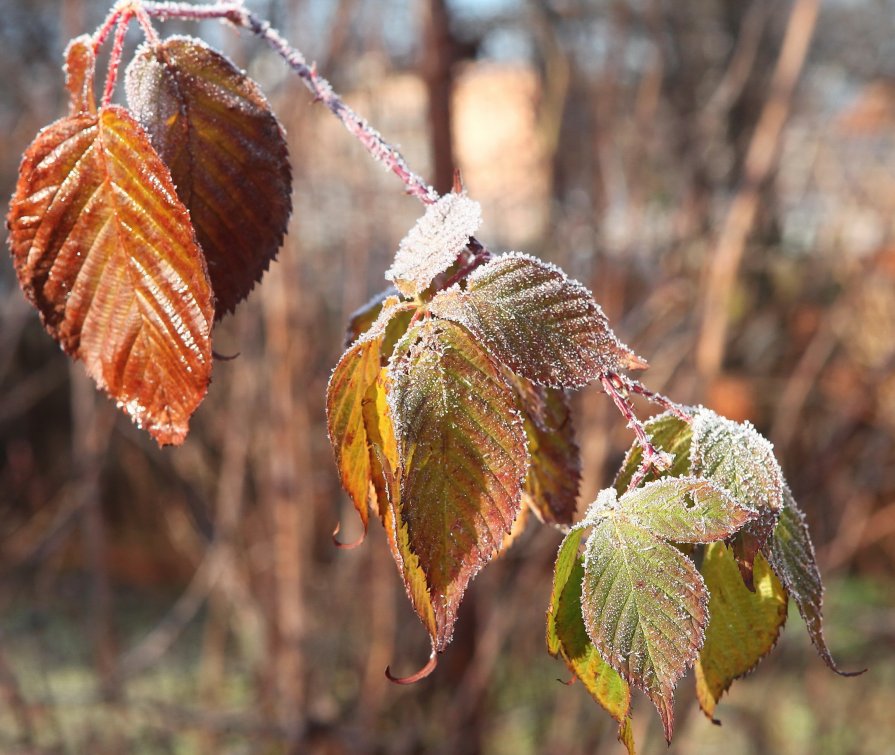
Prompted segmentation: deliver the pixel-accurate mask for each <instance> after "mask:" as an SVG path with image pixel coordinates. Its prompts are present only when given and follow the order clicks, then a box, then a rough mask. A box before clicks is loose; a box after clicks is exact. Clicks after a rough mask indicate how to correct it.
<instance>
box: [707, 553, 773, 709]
mask: <svg viewBox="0 0 895 755" xmlns="http://www.w3.org/2000/svg"><path fill="white" fill-rule="evenodd" d="M700 571H701V572H702V576H703V578H704V579H705V584H706V587H707V588H708V591H709V616H710V617H711V618H710V619H709V625H708V629H707V630H706V633H705V644H704V645H703V646H702V650H701V651H700V652H699V660H698V661H697V662H696V668H695V673H696V696H697V698H698V699H699V705H700V707H701V708H702V710H703V712H704V713H705V714H706V715H707V716H708V717H709V718H711V719H714V715H715V706H716V705H717V704H718V701H719V700H720V699H721V695H723V694H724V693H725V692H726V691H727V690H728V688H729V687H730V685H731V684H732V683H733V681H734V680H735V679H739V678H740V677H741V676H744V675H745V674H748V673H749V672H750V671H752V669H754V668H755V667H756V666H757V665H758V663H759V662H760V661H761V659H762V658H764V657H765V656H766V655H767V654H768V653H770V652H771V649H772V648H773V647H774V645H775V644H776V643H777V638H778V637H779V636H780V630H781V629H782V628H783V624H784V623H785V622H786V605H787V602H788V600H787V595H786V591H785V590H784V589H783V585H781V584H780V580H778V579H777V577H776V576H775V575H774V573H773V572H772V571H771V569H770V567H769V566H768V563H767V561H765V559H764V557H763V556H762V555H761V554H759V555H758V556H757V557H756V558H755V572H754V575H755V592H750V591H749V590H747V589H746V586H745V585H744V584H743V580H742V578H741V577H740V572H739V569H738V568H737V564H736V561H735V560H734V557H733V551H731V549H730V548H729V547H728V546H727V545H725V544H724V543H712V544H711V545H709V546H708V547H706V549H705V556H704V558H703V560H702V566H701V568H700Z"/></svg>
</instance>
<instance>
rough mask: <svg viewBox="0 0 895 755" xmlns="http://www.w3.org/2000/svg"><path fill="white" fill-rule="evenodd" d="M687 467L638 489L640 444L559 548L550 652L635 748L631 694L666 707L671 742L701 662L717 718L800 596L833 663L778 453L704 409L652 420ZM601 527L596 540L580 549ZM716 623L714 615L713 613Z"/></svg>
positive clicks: (657, 440) (654, 436)
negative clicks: (681, 700)
mask: <svg viewBox="0 0 895 755" xmlns="http://www.w3.org/2000/svg"><path fill="white" fill-rule="evenodd" d="M646 429H647V432H648V433H649V436H650V438H651V440H652V442H653V444H654V445H655V446H656V447H658V448H659V449H662V450H663V451H665V452H667V453H671V454H673V455H674V462H673V464H672V465H671V466H670V467H669V468H668V469H666V470H663V471H661V472H654V471H653V472H650V474H649V475H647V477H646V478H645V481H644V482H643V483H642V484H641V485H638V486H636V487H631V482H632V480H634V476H635V473H636V472H637V470H638V469H639V468H640V466H641V458H642V454H643V450H642V448H641V447H640V446H638V445H634V446H633V447H632V448H631V450H630V451H629V452H628V455H627V457H626V459H625V462H624V464H623V465H622V468H621V470H620V471H619V473H618V475H617V478H616V480H615V486H614V487H613V488H609V489H607V490H604V491H602V492H601V493H600V494H599V496H598V497H597V500H596V501H595V502H594V503H593V504H592V505H591V507H590V508H589V509H588V512H587V514H586V516H585V517H584V519H583V520H582V521H581V522H580V523H579V524H577V525H575V526H574V527H573V528H572V529H571V531H570V532H569V534H568V535H567V536H566V538H565V540H564V541H563V543H562V545H561V546H560V549H559V554H558V557H557V562H556V569H555V573H554V585H553V592H552V595H551V600H550V607H549V609H548V612H547V645H548V649H549V650H550V652H551V653H552V654H553V655H555V656H557V657H560V658H562V659H563V660H564V661H565V662H566V664H567V665H568V667H569V669H570V670H571V671H572V673H573V674H575V676H576V677H578V678H579V679H581V680H582V682H583V683H584V685H585V686H586V688H587V690H588V692H589V693H590V694H591V695H592V696H593V697H594V699H595V700H596V701H597V702H598V703H599V704H600V705H601V706H603V708H605V709H606V710H607V711H608V712H609V714H610V715H612V716H613V717H614V718H615V719H616V720H617V721H618V724H619V731H618V736H619V740H620V741H622V742H623V743H624V744H625V745H626V746H627V748H628V750H629V751H630V752H633V751H634V743H633V738H632V735H631V726H630V719H629V716H630V700H631V693H630V686H634V687H637V688H638V689H641V690H642V691H644V692H645V693H646V694H647V695H648V696H649V697H650V699H651V700H652V701H653V703H654V704H655V706H656V708H657V710H658V711H659V715H660V716H661V718H662V723H663V726H664V729H665V735H666V738H667V739H668V740H669V741H670V740H671V735H672V732H673V728H674V711H673V693H674V687H675V685H676V683H677V681H678V680H679V679H680V678H681V676H683V675H684V673H685V672H686V671H687V670H688V669H689V668H690V667H691V666H695V677H696V693H697V699H698V700H699V704H700V706H701V707H702V709H703V711H704V712H705V714H706V715H707V716H708V717H709V718H712V719H713V720H714V712H715V708H716V706H717V703H718V701H719V699H720V698H721V696H722V695H723V694H724V692H726V691H727V689H728V688H729V687H730V685H731V683H732V682H733V681H734V680H735V679H738V678H740V677H742V676H744V675H745V674H747V673H749V672H750V671H752V670H753V669H754V668H755V667H756V666H757V665H758V663H759V662H760V661H761V660H762V658H764V657H765V656H766V655H767V654H768V653H769V652H770V651H771V649H772V648H773V647H774V645H775V644H776V642H777V638H778V637H779V634H780V631H781V629H782V627H783V624H784V622H785V620H786V612H787V604H788V601H789V598H792V599H793V600H794V601H795V603H796V605H797V607H798V609H799V611H800V613H801V614H802V616H803V618H804V619H805V622H806V624H807V626H808V632H809V635H810V637H811V640H812V642H813V643H814V645H815V647H816V648H817V650H818V653H819V654H820V656H821V658H823V660H824V661H825V662H826V664H827V665H828V666H829V667H830V668H831V669H833V670H834V671H836V672H837V673H843V672H841V671H840V670H839V669H838V668H837V666H836V664H835V663H834V661H833V659H832V657H831V655H830V652H829V650H828V649H827V645H826V642H825V640H824V635H823V628H822V622H821V608H822V599H823V586H822V583H821V580H820V574H819V572H818V570H817V565H816V562H815V557H814V549H813V546H812V544H811V539H810V537H809V534H808V529H807V527H806V525H805V521H804V516H803V514H802V512H801V511H800V510H799V508H798V506H797V505H796V503H795V501H794V500H793V497H792V494H791V493H790V491H789V488H788V487H787V485H786V483H785V481H784V479H783V475H782V473H781V471H780V467H779V465H778V464H777V462H776V460H775V458H774V455H773V451H772V449H771V446H770V444H769V443H768V442H767V441H766V440H765V439H764V438H762V437H761V436H760V435H759V434H758V433H757V432H756V431H755V430H754V429H753V428H752V427H751V426H750V425H748V424H738V423H735V422H732V421H730V420H728V419H724V418H723V417H719V416H718V415H717V414H715V413H714V412H712V411H710V410H708V409H704V408H693V409H689V410H688V411H687V412H686V413H681V414H680V415H678V414H675V413H672V412H666V413H664V414H661V415H659V416H657V417H655V418H653V419H652V420H650V421H649V422H647V423H646ZM587 531H590V534H589V536H588V537H587V540H586V542H585V544H584V547H583V554H582V553H579V550H580V546H581V543H582V540H583V539H584V535H585V533H586V532H587ZM709 617H711V619H710V618H709Z"/></svg>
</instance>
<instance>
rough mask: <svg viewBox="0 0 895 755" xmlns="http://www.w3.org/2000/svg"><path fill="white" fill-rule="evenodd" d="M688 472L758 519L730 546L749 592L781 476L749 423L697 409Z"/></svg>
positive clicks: (779, 496) (777, 505) (778, 499)
mask: <svg viewBox="0 0 895 755" xmlns="http://www.w3.org/2000/svg"><path fill="white" fill-rule="evenodd" d="M691 461H692V467H691V471H692V473H693V474H694V475H697V476H701V477H706V478H708V479H710V480H712V481H713V482H715V483H717V484H718V485H720V486H721V487H723V488H725V489H726V490H727V491H728V492H730V494H731V495H732V496H733V497H734V498H736V499H737V500H738V501H739V502H740V503H743V504H745V505H747V506H750V507H752V508H754V509H756V510H757V511H758V513H759V516H758V517H757V518H756V519H755V520H754V521H752V522H750V523H749V524H748V525H747V526H746V527H745V528H744V529H743V531H742V532H740V533H739V534H738V535H737V536H736V539H735V540H734V542H733V549H734V556H735V557H736V559H737V564H738V565H739V567H740V573H741V574H742V576H743V581H744V582H745V583H746V586H747V587H749V588H750V589H751V588H752V563H753V560H754V558H755V554H756V553H758V551H759V549H760V548H761V547H762V546H763V545H764V544H765V543H766V542H767V540H768V538H769V537H770V536H771V532H772V531H773V529H774V525H775V524H776V523H777V516H778V515H779V513H780V510H781V508H782V507H783V486H784V482H783V473H782V472H781V470H780V465H779V464H778V463H777V459H776V457H775V456H774V450H773V447H772V446H771V444H770V443H769V442H768V441H767V440H765V438H763V437H762V436H761V435H759V434H758V432H756V430H755V428H754V427H752V425H751V424H749V423H748V422H745V423H742V424H741V423H738V422H733V421H731V420H729V419H725V418H724V417H720V416H718V415H717V414H715V413H714V412H713V411H710V410H708V409H704V408H700V409H699V410H697V412H696V415H695V417H694V419H693V442H692V448H691Z"/></svg>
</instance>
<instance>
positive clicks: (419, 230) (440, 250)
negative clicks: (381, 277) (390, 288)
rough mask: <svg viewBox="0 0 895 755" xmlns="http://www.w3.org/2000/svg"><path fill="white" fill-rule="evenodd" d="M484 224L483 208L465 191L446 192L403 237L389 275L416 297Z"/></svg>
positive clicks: (397, 286) (393, 280) (401, 290)
mask: <svg viewBox="0 0 895 755" xmlns="http://www.w3.org/2000/svg"><path fill="white" fill-rule="evenodd" d="M481 224H482V208H481V206H480V205H479V203H478V202H475V201H473V200H472V199H470V198H469V197H467V196H466V195H465V194H462V193H451V194H445V195H444V196H443V197H441V199H439V200H438V201H437V202H435V203H434V204H431V205H429V206H428V207H427V208H426V212H425V214H424V215H423V216H422V217H421V218H420V219H419V220H418V221H417V222H416V225H415V226H414V227H413V228H411V229H410V232H409V233H408V234H407V235H406V236H405V237H404V238H403V239H402V240H401V243H400V244H399V245H398V251H397V253H396V254H395V260H394V262H393V263H392V266H391V267H390V268H389V269H388V270H387V271H386V273H385V277H386V279H387V280H390V281H392V282H393V283H394V284H395V287H396V288H397V289H398V290H399V291H400V292H401V293H402V294H404V295H405V296H416V295H417V294H419V293H421V292H422V291H424V290H425V289H426V288H428V286H429V284H430V283H431V282H432V281H433V280H434V279H435V276H436V275H438V274H439V273H443V272H444V271H445V270H447V269H448V268H449V267H450V266H451V265H453V264H454V262H455V261H456V259H457V256H458V255H459V254H460V252H462V251H463V249H465V248H466V245H467V244H468V243H469V238H470V236H472V235H473V234H474V233H475V232H476V231H477V230H478V229H479V226H480V225H481Z"/></svg>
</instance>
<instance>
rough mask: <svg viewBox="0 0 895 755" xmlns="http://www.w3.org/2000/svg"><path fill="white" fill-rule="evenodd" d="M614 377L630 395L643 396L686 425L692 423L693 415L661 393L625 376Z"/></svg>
mask: <svg viewBox="0 0 895 755" xmlns="http://www.w3.org/2000/svg"><path fill="white" fill-rule="evenodd" d="M616 377H617V378H618V379H619V380H620V381H621V382H622V384H623V385H624V387H625V389H626V390H628V391H631V393H636V394H637V395H638V396H643V397H644V398H645V399H646V400H647V401H651V402H652V403H654V404H656V405H657V406H661V407H662V408H663V409H666V410H667V411H669V412H671V413H672V414H673V415H674V416H675V417H677V418H678V419H681V420H683V421H684V422H686V423H687V424H688V425H689V424H690V423H691V422H692V421H693V415H691V414H689V413H688V412H687V410H686V409H685V408H684V407H683V406H682V405H681V404H679V403H677V402H676V401H672V400H671V399H670V398H668V396H663V395H662V394H661V393H656V391H651V390H649V388H647V387H646V386H645V385H644V384H643V383H641V382H639V381H637V380H633V379H631V378H629V377H628V376H627V375H617V376H616Z"/></svg>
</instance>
